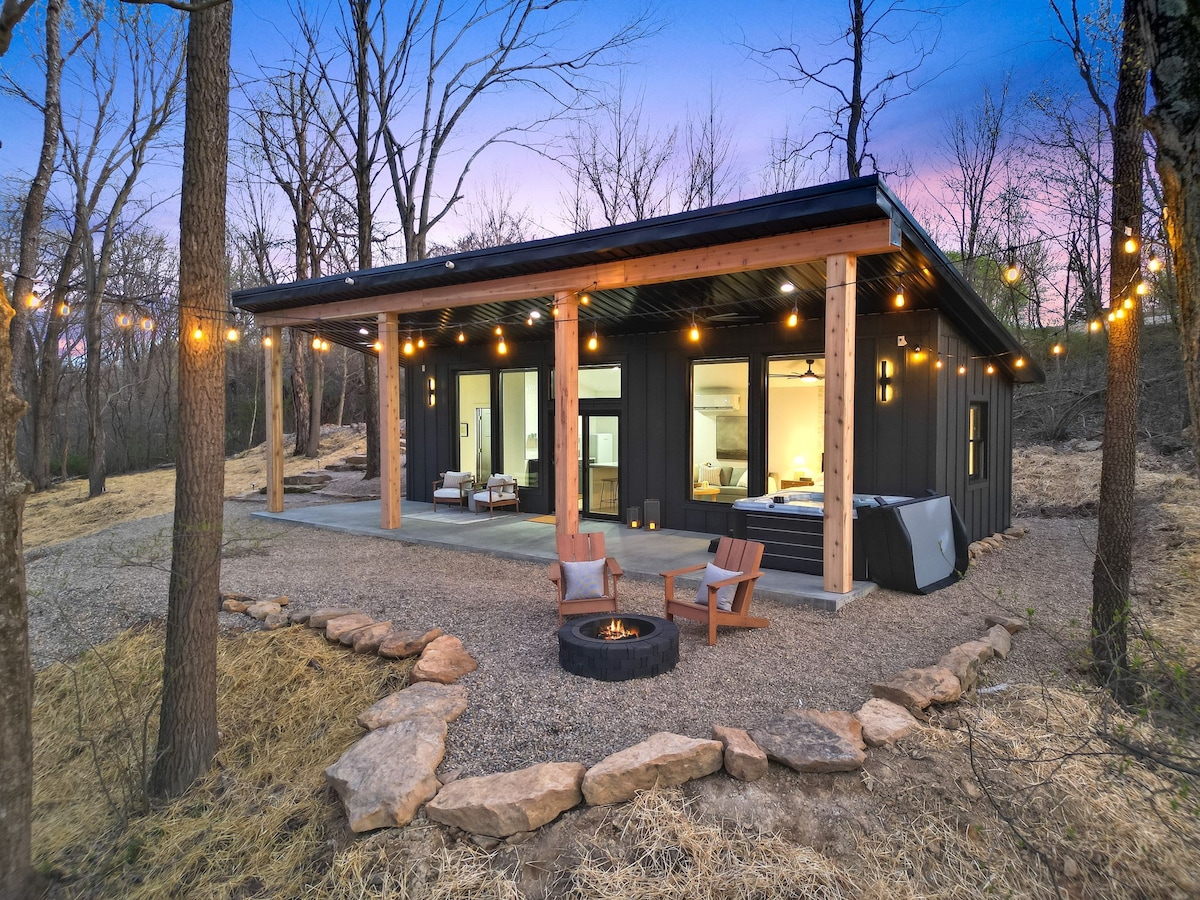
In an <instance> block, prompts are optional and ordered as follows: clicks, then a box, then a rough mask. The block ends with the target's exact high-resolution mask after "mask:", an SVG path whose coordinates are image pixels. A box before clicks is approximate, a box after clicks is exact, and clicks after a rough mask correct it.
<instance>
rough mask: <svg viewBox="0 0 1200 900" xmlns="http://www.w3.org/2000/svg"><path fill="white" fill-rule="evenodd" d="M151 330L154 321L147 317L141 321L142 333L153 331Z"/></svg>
mask: <svg viewBox="0 0 1200 900" xmlns="http://www.w3.org/2000/svg"><path fill="white" fill-rule="evenodd" d="M153 330H154V320H153V319H151V318H150V317H149V316H147V317H146V318H144V319H142V331H153Z"/></svg>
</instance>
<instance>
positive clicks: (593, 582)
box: [562, 559, 607, 600]
mask: <svg viewBox="0 0 1200 900" xmlns="http://www.w3.org/2000/svg"><path fill="white" fill-rule="evenodd" d="M606 563H607V560H603V559H589V560H585V561H584V562H564V563H563V564H562V569H563V578H564V579H565V581H566V594H565V597H564V599H566V600H592V599H594V598H596V597H603V596H604V566H605V565H606Z"/></svg>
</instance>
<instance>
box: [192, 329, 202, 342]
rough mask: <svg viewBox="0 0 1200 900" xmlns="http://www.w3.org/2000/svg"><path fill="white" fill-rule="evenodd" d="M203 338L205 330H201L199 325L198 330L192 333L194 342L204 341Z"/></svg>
mask: <svg viewBox="0 0 1200 900" xmlns="http://www.w3.org/2000/svg"><path fill="white" fill-rule="evenodd" d="M203 337H204V329H203V328H201V327H200V326H199V325H197V326H196V328H195V329H194V330H193V331H192V340H193V341H199V340H201V339H203Z"/></svg>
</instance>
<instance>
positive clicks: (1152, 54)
mask: <svg viewBox="0 0 1200 900" xmlns="http://www.w3.org/2000/svg"><path fill="white" fill-rule="evenodd" d="M1141 8H1142V10H1143V19H1142V20H1141V22H1140V23H1139V27H1141V28H1142V29H1144V31H1145V33H1146V41H1145V43H1146V50H1147V63H1148V65H1149V67H1150V78H1151V85H1152V87H1153V89H1154V98H1155V105H1154V108H1153V109H1152V110H1151V112H1150V116H1149V118H1148V120H1147V122H1148V125H1149V128H1150V132H1151V133H1152V134H1153V135H1154V141H1155V144H1156V145H1157V154H1156V156H1155V168H1156V169H1157V171H1158V174H1159V177H1160V178H1161V179H1162V188H1163V201H1164V206H1165V213H1166V230H1167V239H1168V241H1169V243H1170V248H1171V255H1172V257H1173V259H1174V265H1175V283H1176V289H1177V291H1178V297H1179V300H1178V302H1179V344H1180V350H1181V353H1182V355H1183V371H1184V378H1185V380H1186V382H1187V393H1188V406H1189V408H1190V410H1191V420H1192V449H1193V451H1194V453H1195V459H1196V465H1197V466H1200V113H1198V110H1197V103H1196V85H1197V84H1198V83H1200V43H1198V42H1197V40H1196V27H1197V26H1196V8H1195V4H1194V3H1164V2H1162V0H1141Z"/></svg>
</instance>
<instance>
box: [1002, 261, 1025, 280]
mask: <svg viewBox="0 0 1200 900" xmlns="http://www.w3.org/2000/svg"><path fill="white" fill-rule="evenodd" d="M1004 280H1005V281H1007V282H1008V283H1009V284H1016V283H1017V282H1018V281H1020V280H1021V268H1020V266H1018V265H1017V264H1016V261H1014V260H1009V263H1008V265H1007V266H1005V267H1004Z"/></svg>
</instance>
